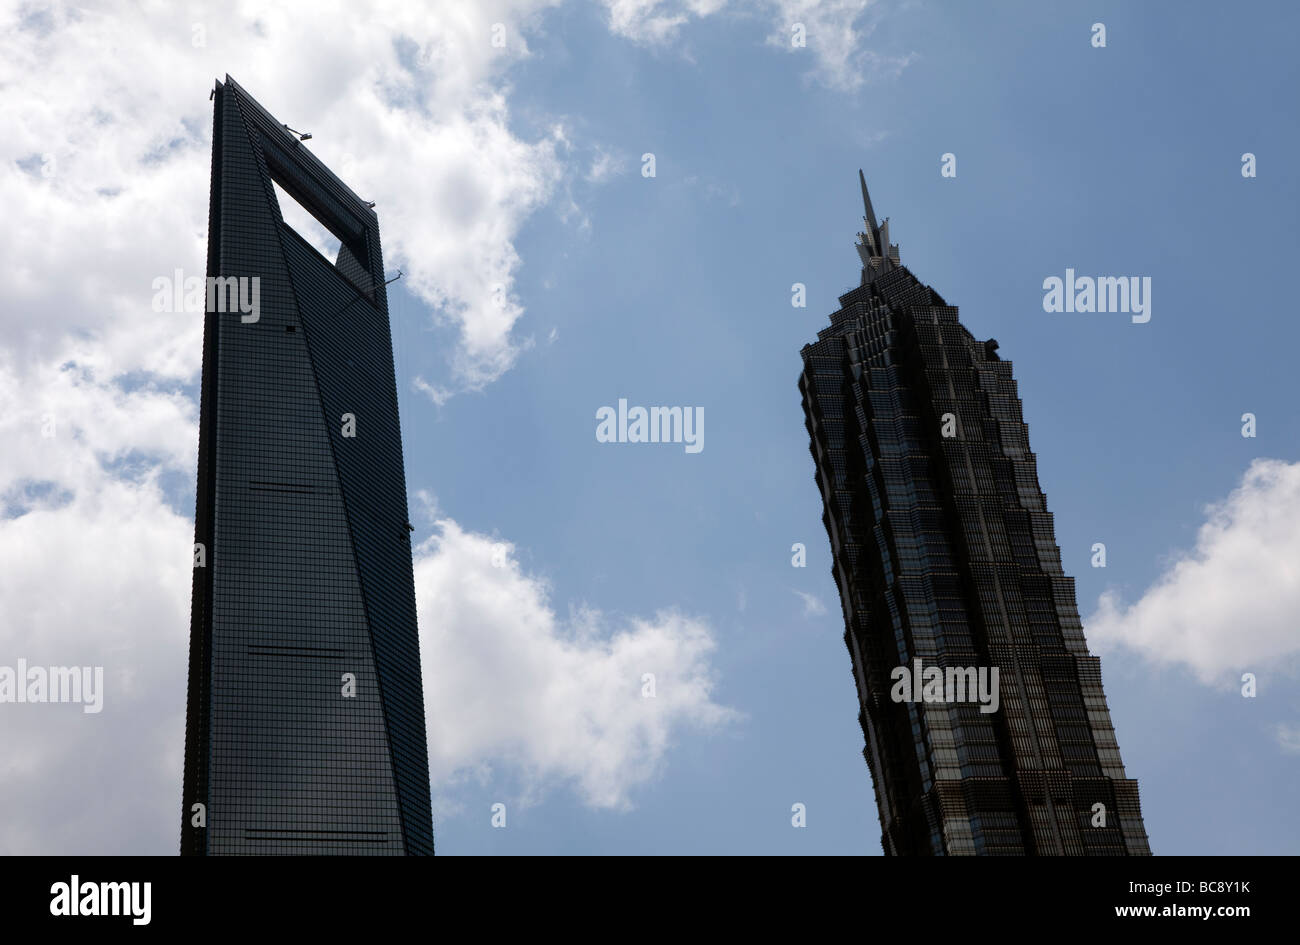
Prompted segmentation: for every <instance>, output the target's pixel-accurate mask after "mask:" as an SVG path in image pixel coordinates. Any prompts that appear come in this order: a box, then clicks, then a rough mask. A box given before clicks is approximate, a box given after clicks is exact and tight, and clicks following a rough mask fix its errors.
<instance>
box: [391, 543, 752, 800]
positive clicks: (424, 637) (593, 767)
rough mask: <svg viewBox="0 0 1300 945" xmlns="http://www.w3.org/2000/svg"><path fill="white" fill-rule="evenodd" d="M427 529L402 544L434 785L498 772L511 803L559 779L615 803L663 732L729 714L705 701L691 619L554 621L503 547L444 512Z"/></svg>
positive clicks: (703, 627)
mask: <svg viewBox="0 0 1300 945" xmlns="http://www.w3.org/2000/svg"><path fill="white" fill-rule="evenodd" d="M436 529H437V532H436V534H434V535H433V536H432V537H431V538H429V539H428V540H426V541H424V542H423V543H421V544H420V545H419V546H418V547H417V549H416V552H415V557H416V560H415V582H416V599H417V603H418V606H419V612H420V652H421V660H422V662H423V664H424V667H425V669H424V690H425V692H424V698H425V711H426V713H427V714H428V726H429V758H430V762H429V764H430V769H431V775H432V778H433V781H434V784H435V787H437V788H440V789H444V790H445V789H446V788H447V787H449V786H451V785H454V784H455V783H456V782H457V781H458V780H459V779H462V778H466V777H471V776H475V777H486V776H489V775H490V774H492V773H496V772H500V773H502V774H507V775H510V776H513V777H516V778H518V779H519V781H520V783H521V784H522V785H523V788H522V790H523V799H524V800H527V799H529V798H531V797H535V796H536V795H537V794H538V793H539V792H540V791H541V790H543V789H544V788H546V787H548V786H552V785H556V784H570V785H572V786H573V788H574V789H575V790H576V791H577V792H578V794H579V796H580V797H581V798H582V799H583V800H584V801H585V802H586V803H587V804H590V805H592V806H595V807H603V808H625V807H627V806H629V805H630V803H631V794H632V792H633V791H634V789H635V788H637V787H638V786H641V785H643V784H645V783H647V782H649V781H651V780H653V779H654V778H655V777H656V776H657V775H658V774H659V773H660V772H661V770H662V768H663V765H664V761H665V755H666V753H667V751H668V749H669V747H670V745H671V744H672V742H673V739H674V737H675V736H677V735H679V734H681V733H683V732H686V731H688V730H701V731H708V730H713V729H716V728H718V727H719V726H722V725H723V724H725V723H727V722H730V721H734V720H735V719H737V718H738V717H739V716H738V714H737V713H736V712H735V711H734V710H732V709H730V708H727V707H724V706H722V705H719V704H718V703H716V702H715V701H714V700H713V689H714V685H715V682H714V678H713V672H712V669H711V666H710V656H711V654H712V652H713V650H714V648H715V645H716V644H715V642H714V639H713V634H712V631H711V630H710V628H709V626H708V624H707V623H706V622H704V621H703V620H700V619H698V618H694V617H690V616H686V615H684V614H681V613H679V612H677V611H675V610H672V609H667V610H663V611H661V612H659V613H657V614H655V615H654V616H653V617H650V618H639V617H632V618H627V619H614V618H611V617H609V616H608V615H605V614H602V613H600V612H598V611H594V610H590V609H579V610H576V611H575V612H573V613H571V614H570V615H569V616H568V617H567V618H563V619H562V618H561V617H559V616H558V615H557V614H556V613H555V610H554V608H553V605H552V603H551V600H550V592H549V588H548V587H547V585H546V583H545V582H544V581H542V580H540V579H538V578H536V577H534V576H532V575H529V574H527V573H526V572H525V571H524V570H523V569H522V568H521V567H520V565H519V564H518V562H517V561H516V560H515V557H514V547H513V546H512V545H510V544H508V543H505V542H501V541H498V540H497V539H494V538H492V537H490V536H487V535H480V534H475V533H473V532H468V531H465V530H464V529H462V528H461V527H460V526H458V525H457V524H456V523H455V522H453V521H451V520H449V519H445V518H444V519H441V520H439V521H438V522H437V523H436ZM650 676H653V679H652V680H651V679H650V678H648V677H650ZM651 685H652V686H653V690H651V689H649V688H647V687H649V686H651ZM650 691H653V693H654V694H653V696H647V695H646V693H647V692H650Z"/></svg>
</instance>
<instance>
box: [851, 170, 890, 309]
mask: <svg viewBox="0 0 1300 945" xmlns="http://www.w3.org/2000/svg"><path fill="white" fill-rule="evenodd" d="M858 183H860V184H861V185H862V209H863V216H862V222H863V223H864V224H865V225H866V230H865V232H862V233H859V234H858V244H857V249H858V256H859V257H861V259H862V281H863V283H866V282H868V281H869V280H870V279H871V278H872V277H873V276H875V275H878V274H879V273H882V272H888V271H889V270H890V269H892V268H894V266H897V265H900V263H899V261H898V244H897V243H890V242H889V218H888V217H886V218H885V220H884V222H883V223H879V224H878V223H876V211H875V209H874V208H873V207H872V206H871V194H869V193H868V192H867V178H866V175H865V174H863V173H862V169H861V168H858Z"/></svg>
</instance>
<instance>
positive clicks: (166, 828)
mask: <svg viewBox="0 0 1300 945" xmlns="http://www.w3.org/2000/svg"><path fill="white" fill-rule="evenodd" d="M32 391H38V392H39V396H38V397H33V396H31V392H32ZM0 404H2V405H4V407H5V408H6V409H0V442H3V443H4V444H5V461H4V462H3V463H0V507H3V511H0V515H2V516H3V517H0V614H3V615H4V620H3V622H2V623H0V665H5V666H10V667H13V666H16V665H17V660H19V659H25V660H26V661H27V663H28V665H31V666H89V667H96V666H99V667H103V671H104V681H103V693H102V698H103V707H102V710H101V711H100V712H98V713H95V714H86V713H84V712H82V710H81V708H80V707H79V706H77V705H57V704H35V705H33V704H27V705H15V704H12V703H10V704H5V705H3V706H0V744H3V745H4V746H5V750H4V751H3V752H0V809H3V810H4V811H6V816H5V817H4V818H2V819H0V854H7V855H8V854H33V853H96V854H104V853H116V852H123V851H124V850H129V851H130V852H140V853H163V854H166V853H173V852H175V851H176V849H177V844H178V840H179V832H180V799H179V798H180V795H179V787H180V780H179V777H180V770H181V752H182V748H183V743H184V726H185V714H184V713H185V709H184V706H185V679H186V668H185V667H186V663H185V656H186V642H187V636H188V627H189V596H190V595H189V588H190V575H191V573H192V572H191V560H190V548H191V543H192V542H193V535H194V524H193V521H192V520H191V519H190V518H189V517H188V516H186V515H182V514H179V513H178V512H176V511H175V510H174V509H173V508H172V507H171V506H170V505H169V504H168V502H167V501H166V499H165V496H164V489H163V485H162V482H161V479H162V477H163V475H164V474H165V473H167V472H175V473H183V474H185V475H187V476H189V477H191V478H192V477H193V475H194V471H193V462H194V454H195V449H194V444H195V442H196V439H195V435H194V433H195V431H194V426H193V424H194V421H195V415H194V414H195V412H194V404H193V401H191V400H190V399H188V398H186V397H184V396H181V395H179V394H175V393H171V392H167V391H163V390H158V389H155V388H152V387H149V386H143V387H137V388H135V389H133V390H130V391H128V390H126V389H124V388H123V387H122V386H121V385H118V384H115V383H114V382H112V381H111V380H104V379H101V378H98V377H96V376H95V374H94V372H92V371H90V370H88V369H85V368H79V367H74V366H72V365H67V366H64V367H62V368H58V367H47V368H42V369H40V370H34V371H30V372H28V374H27V376H26V378H25V384H21V385H20V383H19V379H18V374H17V372H16V371H15V370H14V367H13V365H12V363H5V362H0Z"/></svg>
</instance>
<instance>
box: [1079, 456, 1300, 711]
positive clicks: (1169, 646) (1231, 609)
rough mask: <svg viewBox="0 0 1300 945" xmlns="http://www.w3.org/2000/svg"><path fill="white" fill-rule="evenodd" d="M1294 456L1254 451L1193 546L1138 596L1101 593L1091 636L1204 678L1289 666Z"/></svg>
mask: <svg viewBox="0 0 1300 945" xmlns="http://www.w3.org/2000/svg"><path fill="white" fill-rule="evenodd" d="M1297 613H1300V463H1286V462H1282V461H1280V460H1274V459H1257V460H1255V461H1254V462H1253V463H1251V465H1250V467H1249V468H1248V469H1247V470H1246V472H1245V474H1244V475H1243V476H1242V479H1241V482H1240V483H1239V484H1238V486H1237V487H1236V488H1235V489H1234V490H1233V491H1232V493H1231V494H1230V495H1229V496H1228V497H1227V499H1225V500H1224V501H1222V502H1219V503H1215V504H1213V505H1211V506H1209V507H1207V509H1206V521H1205V523H1204V524H1203V525H1202V526H1201V528H1200V530H1199V532H1198V533H1197V536H1196V544H1195V547H1194V548H1192V549H1191V550H1190V551H1187V552H1186V553H1184V554H1182V555H1180V556H1179V557H1178V558H1177V559H1176V560H1175V561H1174V562H1173V563H1172V564H1171V565H1170V566H1169V567H1168V568H1167V569H1166V570H1165V572H1164V573H1163V574H1162V575H1161V576H1160V577H1159V578H1158V579H1157V580H1156V582H1155V583H1154V584H1153V585H1152V586H1151V587H1150V588H1148V589H1147V591H1146V593H1144V594H1143V595H1142V596H1141V597H1140V598H1139V599H1138V600H1136V601H1134V602H1133V603H1131V604H1124V603H1123V602H1122V601H1121V599H1120V597H1119V595H1118V594H1117V593H1116V592H1114V591H1107V592H1106V593H1104V594H1103V595H1102V596H1101V598H1100V600H1099V602H1098V607H1097V611H1096V613H1094V614H1093V615H1092V616H1091V617H1090V618H1089V619H1088V621H1087V634H1088V640H1089V642H1090V643H1094V644H1096V645H1098V647H1099V648H1101V647H1117V646H1124V647H1128V648H1129V649H1132V650H1135V651H1137V652H1138V653H1140V654H1142V655H1143V656H1144V657H1146V658H1147V659H1149V660H1151V661H1152V662H1156V663H1172V664H1180V665H1183V666H1185V667H1187V668H1188V669H1189V670H1191V671H1192V672H1193V673H1194V674H1195V675H1196V677H1197V678H1198V679H1199V680H1200V681H1201V682H1203V683H1205V684H1207V685H1223V686H1228V685H1233V684H1234V683H1237V684H1239V682H1240V675H1241V673H1243V672H1253V673H1255V674H1257V675H1259V674H1261V673H1262V672H1266V671H1269V670H1280V671H1284V672H1287V671H1293V670H1294V669H1295V668H1296V665H1297V657H1298V656H1300V635H1297V634H1296V628H1295V619H1296V614H1297Z"/></svg>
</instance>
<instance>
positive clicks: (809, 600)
mask: <svg viewBox="0 0 1300 945" xmlns="http://www.w3.org/2000/svg"><path fill="white" fill-rule="evenodd" d="M794 593H795V594H796V595H797V596H798V597H799V599H800V600H801V601H803V615H804V616H805V617H824V616H825V615H826V605H825V604H823V603H822V601H821V598H820V597H818V596H817V595H816V594H809V593H807V592H806V591H795V592H794Z"/></svg>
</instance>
